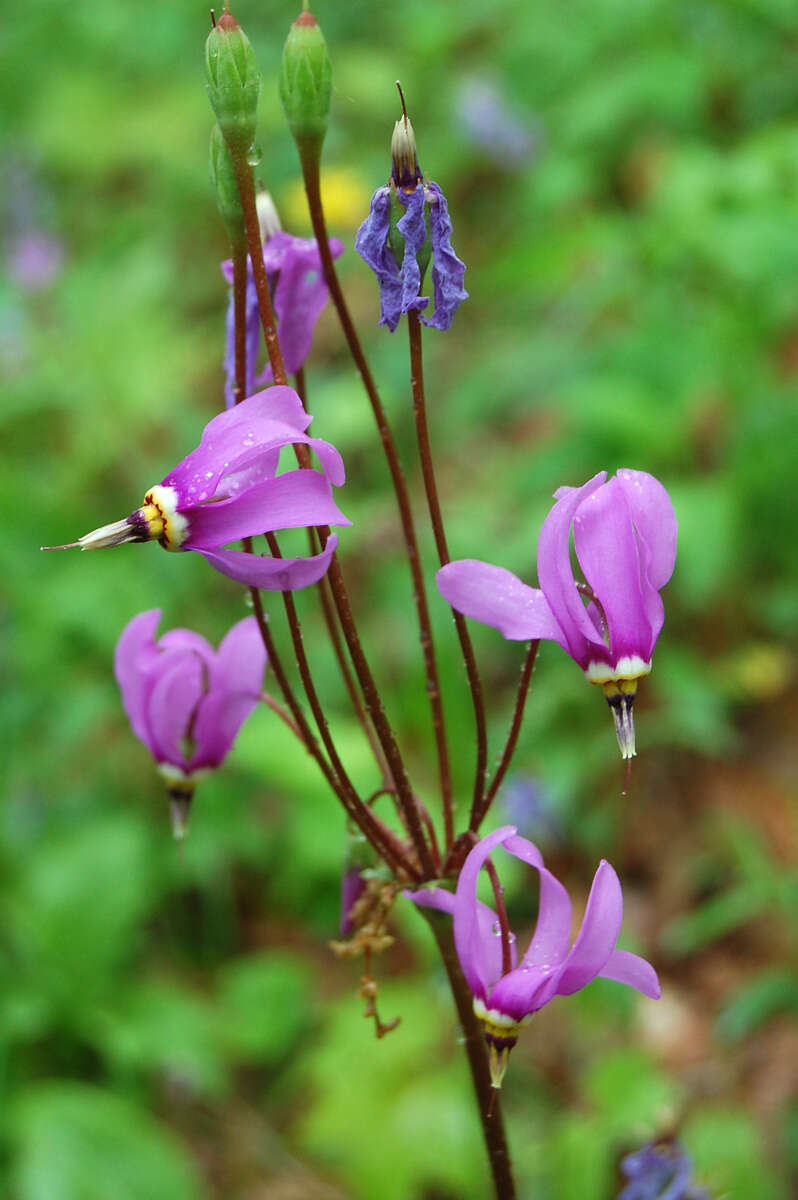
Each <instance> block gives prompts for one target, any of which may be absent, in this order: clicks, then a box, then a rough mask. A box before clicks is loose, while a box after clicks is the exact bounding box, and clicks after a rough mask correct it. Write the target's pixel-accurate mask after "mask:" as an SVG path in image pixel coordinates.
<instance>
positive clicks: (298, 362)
mask: <svg viewBox="0 0 798 1200" xmlns="http://www.w3.org/2000/svg"><path fill="white" fill-rule="evenodd" d="M329 245H330V252H331V254H332V256H333V258H338V257H339V255H340V254H342V253H343V249H344V248H343V246H342V245H341V243H340V242H339V241H338V240H337V239H336V238H332V239H331V240H330V243H329ZM264 260H265V261H266V264H267V270H270V271H278V272H279V277H278V280H277V286H276V288H275V291H274V311H275V316H276V318H277V330H278V333H279V335H280V346H281V348H282V352H283V361H284V363H285V369H286V371H287V372H288V374H289V375H293V374H294V373H295V372H296V371H298V370H299V368H300V367H301V366H302V364H303V363H304V361H305V359H306V358H307V356H308V354H309V353H310V346H311V342H312V340H313V329H314V326H315V324H316V321H317V319H318V317H319V314H320V312H321V310H322V309H323V308H324V305H325V302H326V300H327V284H326V283H325V281H324V273H323V271H322V266H321V257H320V255H319V248H318V245H317V243H316V240H315V238H296V237H292V236H291V235H290V234H288V233H275V234H274V236H273V237H271V238H270V239H269V242H268V245H267V247H266V248H265V250H264ZM269 263H271V264H273V265H271V266H270V265H269Z"/></svg>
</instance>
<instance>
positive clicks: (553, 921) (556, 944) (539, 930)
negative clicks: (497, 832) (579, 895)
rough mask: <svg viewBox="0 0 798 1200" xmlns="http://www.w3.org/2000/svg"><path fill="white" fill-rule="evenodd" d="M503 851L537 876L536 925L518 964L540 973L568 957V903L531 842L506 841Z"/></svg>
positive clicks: (515, 838)
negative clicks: (538, 877) (538, 884)
mask: <svg viewBox="0 0 798 1200" xmlns="http://www.w3.org/2000/svg"><path fill="white" fill-rule="evenodd" d="M504 849H505V850H507V851H508V853H509V854H513V855H515V857H516V858H520V859H521V861H522V862H525V863H528V864H529V865H530V866H531V867H535V869H536V870H537V871H538V874H539V875H540V904H539V905H538V921H537V925H536V926H535V933H534V936H533V938H532V941H531V942H530V944H529V949H528V950H527V952H526V954H525V955H524V957H523V959H522V960H521V965H522V966H523V967H529V966H536V967H540V968H541V969H543V968H546V970H547V971H548V969H549V968H551V967H555V966H558V965H559V964H560V963H561V962H562V961H563V960H564V958H565V957H566V955H567V954H568V947H569V945H570V941H571V900H570V897H569V895H568V892H567V891H566V890H565V888H564V887H563V885H562V884H561V883H560V881H559V879H556V878H555V876H554V875H552V873H551V871H548V870H547V869H546V867H544V865H543V859H542V858H541V855H540V851H539V850H538V848H537V846H536V845H535V844H534V842H530V841H527V839H526V838H522V837H518V836H516V837H511V838H507V840H506V841H505V842H504Z"/></svg>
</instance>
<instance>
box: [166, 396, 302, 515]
mask: <svg viewBox="0 0 798 1200" xmlns="http://www.w3.org/2000/svg"><path fill="white" fill-rule="evenodd" d="M310 422H311V417H310V416H309V415H308V413H306V412H305V410H304V408H303V407H302V401H301V400H300V399H299V396H297V394H296V392H295V391H294V390H293V388H289V387H272V388H267V389H266V391H263V392H257V393H256V394H255V395H254V396H249V397H248V398H247V399H246V400H242V402H241V403H240V404H237V405H236V406H235V407H234V408H230V409H227V410H226V411H225V412H223V413H219V414H218V416H216V417H214V418H213V420H211V421H209V422H208V424H207V425H206V426H205V429H204V430H203V433H202V437H201V439H200V444H199V446H198V447H197V448H196V450H192V452H191V453H190V454H189V455H187V456H186V458H184V459H183V460H182V462H179V463H178V464H177V466H176V467H175V468H174V470H173V471H171V472H170V473H169V474H168V475H167V476H166V478H165V479H164V480H163V484H164V486H166V487H174V488H175V489H176V490H177V492H178V494H179V496H180V500H181V506H182V505H183V504H198V503H200V502H201V501H202V500H206V499H208V498H209V497H211V496H213V495H214V494H215V491H216V484H217V483H218V481H219V479H220V478H221V477H222V476H223V475H224V474H225V473H226V472H229V471H232V470H234V469H235V467H236V465H239V466H243V465H244V461H242V460H244V459H245V456H246V455H249V457H250V458H252V457H253V456H254V455H255V454H258V453H262V452H263V451H264V450H266V449H270V448H272V446H274V445H277V444H280V443H285V442H287V441H290V440H291V438H292V436H295V435H296V434H297V433H304V431H305V429H307V427H308V425H309V424H310Z"/></svg>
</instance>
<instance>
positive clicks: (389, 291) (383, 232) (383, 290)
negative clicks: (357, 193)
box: [355, 187, 402, 332]
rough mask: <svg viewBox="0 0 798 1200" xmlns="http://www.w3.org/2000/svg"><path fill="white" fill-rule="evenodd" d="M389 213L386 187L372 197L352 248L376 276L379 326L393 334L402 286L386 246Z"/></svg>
mask: <svg viewBox="0 0 798 1200" xmlns="http://www.w3.org/2000/svg"><path fill="white" fill-rule="evenodd" d="M390 213H391V193H390V190H389V188H387V187H381V188H377V190H376V192H375V193H374V195H373V196H372V197H371V209H370V211H369V215H368V216H367V217H366V220H365V221H364V222H363V224H362V225H361V226H360V228H359V229H358V231H357V237H356V238H355V249H356V250H357V252H358V254H359V255H360V257H361V258H362V259H363V261H364V262H365V263H367V264H368V266H370V267H371V269H372V271H373V272H374V274H375V275H376V276H377V282H378V284H379V288H380V325H387V326H388V328H389V329H390V330H391V332H393V330H394V329H396V326H397V325H398V324H399V318H400V316H401V315H402V283H401V280H400V278H399V268H398V267H397V265H396V260H395V259H394V256H393V254H392V252H391V250H390V248H389V246H388V227H389V224H390Z"/></svg>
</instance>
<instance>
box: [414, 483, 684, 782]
mask: <svg viewBox="0 0 798 1200" xmlns="http://www.w3.org/2000/svg"><path fill="white" fill-rule="evenodd" d="M605 481H606V482H605ZM554 497H555V500H556V501H557V503H556V504H555V505H554V507H553V508H552V510H551V512H550V513H549V515H548V516H547V517H546V520H545V521H544V522H543V527H542V529H541V531H540V540H539V542H538V579H539V581H540V588H531V587H528V586H527V585H526V584H525V583H522V582H521V580H520V579H518V577H517V576H516V575H513V574H512V573H511V572H510V571H506V570H505V569H504V568H503V567H495V566H491V565H490V564H489V563H485V562H478V561H477V560H475V559H462V560H460V561H458V562H452V563H449V564H448V565H447V566H445V567H442V568H441V569H440V571H438V574H437V582H438V588H439V590H440V592H441V594H442V596H443V597H444V599H446V600H448V602H449V603H450V604H451V605H452V607H453V608H456V609H457V610H458V611H459V612H462V613H465V615H466V616H469V617H473V618H474V619H475V620H477V621H484V622H485V624H486V625H492V626H493V627H494V628H495V629H498V630H499V631H500V632H501V633H503V634H504V636H505V637H506V638H510V639H511V640H517V641H527V640H528V639H533V638H546V639H548V640H550V641H553V642H557V643H558V644H559V645H560V646H562V648H563V649H564V650H565V651H567V653H568V654H570V656H571V658H573V659H574V661H575V662H577V663H578V664H579V666H580V667H581V668H582V670H583V671H584V672H585V674H586V676H587V678H588V680H589V681H590V682H591V683H595V684H599V685H600V686H601V687H602V688H603V690H604V694H605V696H606V697H607V702H608V703H609V705H610V708H611V709H612V714H613V717H614V720H615V732H616V734H617V737H618V745H619V746H620V748H621V754H622V756H623V757H624V758H632V757H633V756H634V754H635V732H634V721H633V717H632V705H633V704H634V699H635V695H636V693H637V684H638V680H639V679H640V678H642V676H644V675H648V673H649V671H650V670H651V656H652V654H653V651H654V646H655V645H656V641H657V638H658V637H659V633H660V630H661V629H662V624H663V621H664V619H665V609H664V606H663V603H662V599H661V598H660V595H659V591H660V588H662V587H664V586H665V584H666V583H667V582H668V580H669V579H670V577H671V574H672V573H673V565H674V561H675V558H676V517H675V515H674V511H673V505H672V504H671V500H670V497H669V496H668V493H667V492H666V491H665V488H664V487H663V486H662V484H661V483H660V482H659V480H657V479H655V478H654V476H653V475H648V474H647V473H646V472H645V471H631V470H621V471H618V473H617V475H615V476H614V478H612V479H609V480H607V473H606V471H600V472H599V474H598V475H594V476H593V478H592V479H589V480H588V482H587V483H586V484H584V485H583V486H582V487H579V488H575V487H561V488H560V489H559V490H558V491H557V492H555V494H554ZM572 529H573V535H574V548H575V550H576V557H577V559H578V561H579V565H580V567H581V568H582V571H583V573H584V576H585V579H586V580H587V585H585V584H578V583H577V582H576V580H575V579H574V573H573V568H572V566H571V550H570V539H571V530H572ZM583 597H584V598H585V599H586V600H587V605H585V599H583Z"/></svg>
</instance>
